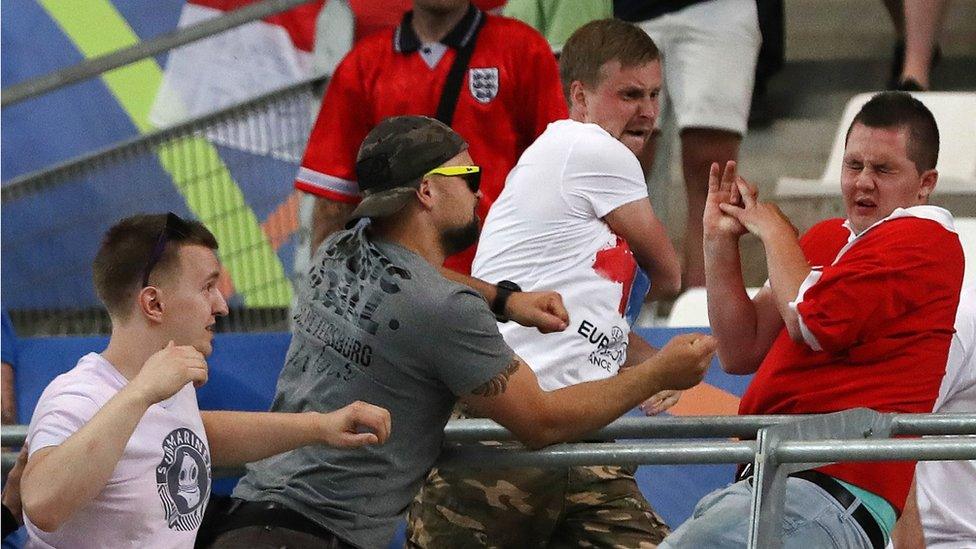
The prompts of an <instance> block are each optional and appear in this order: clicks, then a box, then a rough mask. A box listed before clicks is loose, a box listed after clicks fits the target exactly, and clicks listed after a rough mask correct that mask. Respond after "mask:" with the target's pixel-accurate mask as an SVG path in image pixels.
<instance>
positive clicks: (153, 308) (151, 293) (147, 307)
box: [138, 286, 163, 323]
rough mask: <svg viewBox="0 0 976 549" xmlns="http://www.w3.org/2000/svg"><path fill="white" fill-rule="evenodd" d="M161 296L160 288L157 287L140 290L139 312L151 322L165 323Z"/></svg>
mask: <svg viewBox="0 0 976 549" xmlns="http://www.w3.org/2000/svg"><path fill="white" fill-rule="evenodd" d="M160 294H161V292H160V291H159V288H157V287H155V286H146V287H145V288H143V289H141V290H139V296H138V297H139V312H140V313H141V314H142V316H144V317H145V318H146V320H148V321H149V322H156V323H159V322H162V321H163V303H162V301H161V300H160V297H161V296H160Z"/></svg>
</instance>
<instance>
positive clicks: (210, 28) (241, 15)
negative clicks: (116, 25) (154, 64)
mask: <svg viewBox="0 0 976 549" xmlns="http://www.w3.org/2000/svg"><path fill="white" fill-rule="evenodd" d="M310 2H312V0H263V1H262V2H257V3H255V4H249V5H247V6H244V7H242V8H238V9H236V10H233V11H230V12H227V14H226V15H222V16H220V17H215V18H213V19H208V20H206V21H202V22H200V23H196V24H194V25H190V26H187V27H184V28H182V29H179V30H176V31H174V32H171V33H167V34H164V35H162V36H159V37H157V38H153V39H152V40H147V41H145V42H140V43H138V44H135V45H133V46H130V47H128V48H123V49H121V50H118V51H114V52H112V53H108V54H105V55H101V56H99V57H95V58H93V59H88V60H86V61H82V62H81V63H78V64H77V65H72V66H70V67H67V68H64V69H61V70H57V71H54V72H50V73H48V74H45V75H43V76H38V77H36V78H32V79H30V80H28V81H26V82H21V83H19V84H13V85H11V86H7V87H6V88H4V89H3V91H2V92H0V94H2V95H0V106H3V107H7V106H10V105H13V104H15V103H19V102H21V101H24V100H25V99H29V98H31V97H36V96H38V95H42V94H45V93H48V92H50V91H54V90H56V89H58V88H62V87H64V86H68V85H70V84H74V83H76V82H81V81H82V80H87V79H89V78H93V77H95V76H98V75H99V74H102V73H105V72H108V71H110V70H112V69H117V68H119V67H123V66H125V65H128V64H130V63H134V62H136V61H139V60H141V59H145V58H147V57H152V56H154V55H157V54H160V53H163V52H165V51H169V50H171V49H173V48H177V47H180V46H182V45H185V44H189V43H190V42H195V41H197V40H200V39H203V38H207V37H209V36H213V35H214V34H219V33H221V32H224V31H226V30H229V29H232V28H234V27H238V26H241V25H243V24H245V23H250V22H251V21H257V20H258V19H263V18H265V17H268V16H269V15H274V14H276V13H281V12H283V11H287V10H290V9H292V8H294V7H296V6H300V5H302V4H308V3H310Z"/></svg>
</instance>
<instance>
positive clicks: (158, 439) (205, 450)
mask: <svg viewBox="0 0 976 549" xmlns="http://www.w3.org/2000/svg"><path fill="white" fill-rule="evenodd" d="M127 383H128V381H127V380H126V379H125V378H124V377H123V376H122V374H120V373H119V372H118V370H116V369H115V367H114V366H112V365H111V364H110V363H109V362H108V361H107V360H105V358H103V357H102V356H101V355H99V354H97V353H89V354H87V355H85V356H84V357H82V358H81V360H79V361H78V364H77V366H75V367H74V368H73V369H71V370H70V371H68V372H66V373H64V374H62V375H60V376H58V377H56V378H55V379H54V381H52V382H51V384H50V385H48V386H47V388H46V389H45V390H44V392H43V393H42V394H41V398H40V400H38V402H37V407H36V408H35V410H34V416H33V417H32V418H31V423H30V427H29V428H28V431H27V442H28V445H29V447H30V453H31V455H33V454H34V453H36V452H37V451H38V450H41V449H42V448H47V447H50V446H57V445H60V444H61V443H63V442H64V441H65V440H67V439H68V437H70V436H71V435H72V434H74V433H75V432H76V431H78V430H79V429H81V428H82V427H83V426H84V425H85V424H86V423H87V422H88V421H89V420H91V418H92V417H93V416H94V415H95V414H96V413H97V412H98V411H99V410H100V409H101V408H102V406H104V405H105V404H106V403H107V402H108V401H109V399H111V398H112V397H113V396H115V394H116V393H118V392H119V390H120V389H122V388H123V387H124V386H125V385H126V384H127ZM79 471H81V472H82V473H83V471H84V467H81V468H79ZM209 497H210V450H209V445H208V444H207V436H206V433H205V432H204V430H203V421H202V420H201V418H200V409H199V407H198V406H197V396H196V391H195V390H194V388H193V386H192V385H191V384H187V385H186V386H185V387H183V388H182V389H180V391H179V392H177V393H176V394H175V395H173V396H172V397H170V398H169V399H167V400H164V401H162V402H159V403H157V404H154V405H152V406H150V407H149V409H148V410H147V411H146V413H145V415H144V416H143V417H142V420H140V421H139V424H138V425H137V426H136V429H135V431H134V432H133V434H132V436H131V437H130V438H129V442H128V444H126V446H125V451H124V453H123V454H122V458H121V459H120V460H119V463H118V465H117V466H116V467H115V470H114V471H113V472H112V476H111V477H110V478H109V480H108V482H107V483H106V485H105V488H103V489H102V491H101V492H99V494H98V495H97V496H96V497H95V499H94V500H93V501H92V502H91V503H89V504H88V505H86V506H85V507H83V508H81V509H79V510H78V511H77V512H76V513H75V514H74V515H72V516H71V518H70V519H68V521H67V522H65V523H64V524H63V525H62V526H61V528H59V529H58V530H56V531H54V532H50V533H48V532H43V531H41V530H39V529H38V528H37V527H35V526H34V525H33V524H31V523H30V521H29V520H26V518H25V522H26V526H27V531H28V535H29V536H30V538H29V540H28V543H27V546H28V547H45V548H46V547H71V548H73V549H83V548H88V547H91V548H104V547H152V548H154V549H155V548H190V547H193V542H194V539H195V538H196V534H197V529H198V528H199V527H200V521H201V519H202V518H203V511H204V508H205V507H206V505H207V501H208V499H209Z"/></svg>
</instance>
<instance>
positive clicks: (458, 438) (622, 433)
mask: <svg viewBox="0 0 976 549" xmlns="http://www.w3.org/2000/svg"><path fill="white" fill-rule="evenodd" d="M25 434H26V428H25V427H24V426H7V427H4V428H3V435H2V445H3V446H6V447H10V446H17V445H19V444H22V443H23V440H24V436H25ZM897 435H940V436H939V437H938V438H923V439H919V438H914V439H905V438H899V439H891V438H889V437H892V436H897ZM955 435H971V436H955ZM974 435H976V414H879V413H877V412H874V411H872V410H867V409H864V408H858V409H854V410H848V411H845V412H838V413H834V414H825V415H816V416H701V417H682V418H632V417H628V418H621V419H618V420H617V421H615V422H613V423H612V424H610V425H608V426H607V427H605V428H603V429H600V430H598V431H596V432H595V433H592V434H590V435H587V437H586V438H587V439H590V440H592V439H607V440H613V439H665V438H690V439H696V438H697V439H702V438H727V437H740V438H749V439H752V438H754V439H755V440H742V441H733V440H717V441H708V440H685V441H674V440H668V441H644V442H639V441H634V440H626V441H624V442H587V443H567V444H556V445H553V446H550V447H548V448H544V449H542V450H536V451H529V450H526V449H524V448H522V447H520V446H517V445H503V446H489V445H482V444H477V442H478V441H482V440H500V441H511V440H514V438H515V437H514V436H513V435H512V434H511V433H510V432H509V431H508V430H506V429H505V428H503V427H501V426H500V425H498V424H496V423H494V422H492V421H490V420H482V419H465V420H456V421H451V422H450V423H448V425H447V427H446V428H445V447H444V450H443V452H442V453H441V458H440V460H439V462H438V466H439V467H442V468H447V467H465V466H470V464H472V463H477V464H478V466H479V467H482V468H483V467H494V468H506V467H527V466H531V467H568V466H580V465H650V464H705V463H749V462H752V463H753V466H754V467H755V471H756V473H755V475H756V476H755V479H756V481H755V490H753V509H752V516H751V522H750V524H751V529H750V536H749V547H753V548H755V547H762V548H764V549H765V548H771V549H775V548H778V547H780V538H781V535H780V534H781V532H780V531H779V528H780V526H779V525H780V524H781V523H782V513H783V495H784V494H785V490H786V477H787V475H788V474H789V473H791V472H794V471H797V470H801V469H807V468H810V467H816V466H818V465H820V464H825V463H832V462H836V461H899V460H917V461H932V460H970V459H976V438H973V436H974ZM15 458H16V454H13V453H5V454H4V455H3V469H4V471H7V470H8V468H9V467H10V466H11V465H12V464H13V460H14V459H15Z"/></svg>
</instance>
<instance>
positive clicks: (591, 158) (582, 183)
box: [562, 135, 647, 218]
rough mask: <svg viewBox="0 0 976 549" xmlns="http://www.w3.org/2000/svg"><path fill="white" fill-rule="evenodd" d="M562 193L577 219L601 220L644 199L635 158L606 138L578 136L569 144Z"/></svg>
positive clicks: (641, 173)
mask: <svg viewBox="0 0 976 549" xmlns="http://www.w3.org/2000/svg"><path fill="white" fill-rule="evenodd" d="M562 191H563V195H564V196H565V197H566V199H567V200H568V201H569V202H570V204H571V206H572V209H573V212H574V213H575V214H576V215H579V216H581V217H592V216H596V217H599V218H603V217H604V216H606V215H607V214H608V213H610V212H612V211H613V210H615V209H617V208H619V207H620V206H623V205H624V204H627V203H630V202H633V201H635V200H640V199H646V198H647V184H646V183H644V172H643V171H641V168H640V162H638V161H637V157H636V156H634V153H632V152H630V149H628V148H627V147H625V146H624V145H623V144H622V143H619V142H617V141H616V140H614V139H613V138H611V137H609V136H606V135H599V136H594V138H591V137H590V136H582V137H581V138H580V139H579V140H577V141H576V143H574V144H573V150H572V152H571V153H570V154H569V161H568V163H567V165H566V170H565V173H564V177H563V189H562Z"/></svg>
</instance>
